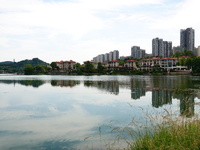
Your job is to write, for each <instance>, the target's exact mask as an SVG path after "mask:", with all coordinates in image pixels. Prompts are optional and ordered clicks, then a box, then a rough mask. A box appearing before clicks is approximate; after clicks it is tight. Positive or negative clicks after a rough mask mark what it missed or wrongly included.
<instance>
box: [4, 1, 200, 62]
mask: <svg viewBox="0 0 200 150" xmlns="http://www.w3.org/2000/svg"><path fill="white" fill-rule="evenodd" d="M199 6H200V1H199V0H139V1H138V0H18V1H17V0H0V62H2V61H13V60H14V59H15V61H16V62H18V61H21V60H24V59H32V58H35V57H38V58H39V59H41V60H44V61H46V62H48V63H50V62H52V61H60V60H74V61H76V62H80V63H82V62H83V61H86V60H91V59H92V58H93V57H95V56H97V55H99V54H104V53H107V52H110V51H113V50H119V54H120V56H130V55H131V47H132V46H140V47H141V48H142V49H145V50H146V53H152V39H153V38H156V37H159V38H162V39H165V40H166V41H172V43H173V46H179V45H180V30H181V29H186V28H190V27H191V28H193V29H194V30H195V47H198V46H199V45H200V26H199V24H200V20H199V19H198V17H197V16H198V14H199Z"/></svg>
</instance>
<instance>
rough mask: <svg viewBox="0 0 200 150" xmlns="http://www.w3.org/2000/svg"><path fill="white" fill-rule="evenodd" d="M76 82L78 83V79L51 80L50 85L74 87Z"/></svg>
mask: <svg viewBox="0 0 200 150" xmlns="http://www.w3.org/2000/svg"><path fill="white" fill-rule="evenodd" d="M77 84H80V81H77V80H52V81H51V85H52V86H60V87H74V86H76V85H77Z"/></svg>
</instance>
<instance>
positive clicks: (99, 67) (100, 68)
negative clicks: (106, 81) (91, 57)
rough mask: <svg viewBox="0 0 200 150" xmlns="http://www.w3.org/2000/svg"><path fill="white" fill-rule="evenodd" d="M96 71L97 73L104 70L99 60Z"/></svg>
mask: <svg viewBox="0 0 200 150" xmlns="http://www.w3.org/2000/svg"><path fill="white" fill-rule="evenodd" d="M97 71H98V72H99V73H103V72H104V71H105V68H104V66H103V65H102V63H100V62H99V63H98V66H97Z"/></svg>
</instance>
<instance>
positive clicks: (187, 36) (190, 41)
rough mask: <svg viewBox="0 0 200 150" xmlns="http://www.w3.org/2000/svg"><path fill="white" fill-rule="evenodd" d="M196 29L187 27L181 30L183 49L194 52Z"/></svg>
mask: <svg viewBox="0 0 200 150" xmlns="http://www.w3.org/2000/svg"><path fill="white" fill-rule="evenodd" d="M194 42H195V38H194V29H192V28H187V29H181V31H180V47H181V51H184V50H190V51H193V52H194V44H195V43H194Z"/></svg>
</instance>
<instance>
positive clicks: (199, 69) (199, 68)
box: [192, 57, 200, 73]
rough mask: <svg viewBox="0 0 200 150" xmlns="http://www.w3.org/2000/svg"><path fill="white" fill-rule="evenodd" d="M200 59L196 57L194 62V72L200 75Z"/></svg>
mask: <svg viewBox="0 0 200 150" xmlns="http://www.w3.org/2000/svg"><path fill="white" fill-rule="evenodd" d="M199 64H200V57H196V58H194V59H193V60H192V72H193V73H200V65H199Z"/></svg>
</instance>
